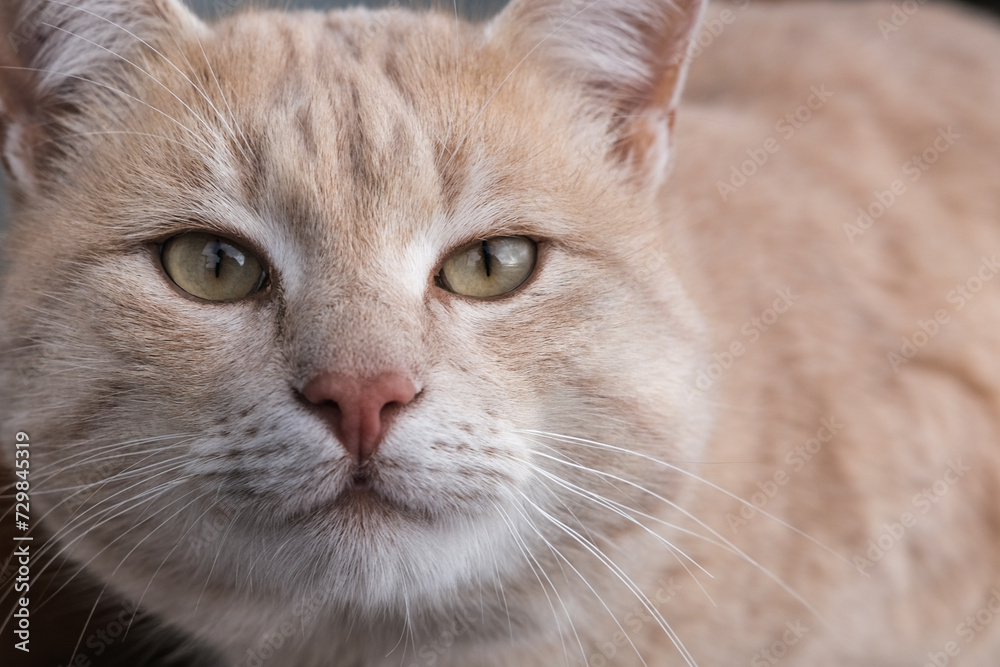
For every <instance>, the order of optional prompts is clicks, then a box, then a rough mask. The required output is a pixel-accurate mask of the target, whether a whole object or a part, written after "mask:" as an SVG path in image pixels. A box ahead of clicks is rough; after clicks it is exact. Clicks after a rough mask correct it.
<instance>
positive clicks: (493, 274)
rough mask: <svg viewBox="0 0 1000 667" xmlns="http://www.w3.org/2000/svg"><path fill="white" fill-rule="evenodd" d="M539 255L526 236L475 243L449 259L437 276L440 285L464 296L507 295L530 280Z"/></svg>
mask: <svg viewBox="0 0 1000 667" xmlns="http://www.w3.org/2000/svg"><path fill="white" fill-rule="evenodd" d="M537 255H538V248H537V246H536V245H535V242H534V241H532V240H531V239H527V238H525V237H523V236H498V237H496V238H492V239H487V240H485V241H476V242H475V243H473V244H471V245H469V246H466V247H465V248H462V249H461V250H459V251H458V252H457V253H455V254H454V255H452V256H451V257H449V258H448V261H446V262H445V263H444V266H443V267H441V273H439V274H438V284H440V285H441V287H443V288H444V289H446V290H448V291H449V292H454V293H455V294H461V295H463V296H472V297H478V298H486V297H491V296H500V295H501V294H507V293H508V292H511V291H513V290H515V289H517V288H518V287H519V286H520V285H521V283H523V282H524V281H525V280H527V279H528V277H529V276H531V273H532V272H533V271H534V270H535V258H536V256H537Z"/></svg>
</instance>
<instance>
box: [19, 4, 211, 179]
mask: <svg viewBox="0 0 1000 667" xmlns="http://www.w3.org/2000/svg"><path fill="white" fill-rule="evenodd" d="M2 3H3V8H2V9H0V35H5V36H6V39H4V40H0V157H2V161H3V165H4V169H5V170H6V172H7V174H8V175H9V176H10V178H11V179H12V181H13V183H14V185H15V186H16V187H19V188H24V189H31V188H33V187H34V185H35V182H36V180H37V177H38V173H39V168H40V166H41V163H42V162H43V159H42V158H43V153H44V152H45V151H46V150H51V145H52V142H53V141H54V140H55V139H56V137H57V136H58V134H59V132H61V131H65V130H66V128H67V127H68V126H70V125H71V124H72V121H73V116H74V115H77V116H78V115H79V114H80V113H81V111H82V107H84V106H85V105H84V104H83V101H84V100H85V99H86V92H88V87H89V93H91V94H92V93H93V92H94V89H95V88H96V87H101V86H105V87H107V88H110V87H114V86H117V85H118V80H117V77H116V72H119V71H122V68H131V67H133V66H132V65H129V64H128V62H126V60H133V58H131V57H130V54H134V53H136V52H137V51H138V50H139V49H140V48H142V47H143V42H147V43H151V42H152V41H155V40H156V39H157V37H158V36H159V35H163V34H168V33H171V32H173V33H176V32H187V31H191V30H201V29H203V28H204V24H202V23H201V21H200V20H199V19H198V18H197V17H196V16H195V15H194V14H192V13H191V12H190V11H189V10H188V9H187V8H186V7H184V6H183V5H182V4H181V3H180V2H179V1H178V0H65V1H64V0H2ZM133 62H135V61H134V60H133ZM47 147H48V148H47Z"/></svg>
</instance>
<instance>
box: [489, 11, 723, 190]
mask: <svg viewBox="0 0 1000 667" xmlns="http://www.w3.org/2000/svg"><path fill="white" fill-rule="evenodd" d="M704 6H705V0H513V2H511V4H510V5H509V6H508V7H507V8H506V9H505V10H504V11H503V12H502V13H501V14H500V15H499V16H498V17H497V18H496V19H494V23H493V24H492V25H491V26H490V28H491V32H490V34H491V37H492V38H493V39H496V40H501V42H500V43H503V44H506V45H511V44H513V45H515V47H516V48H518V50H519V51H520V53H519V56H520V55H524V56H527V57H529V58H541V59H543V61H544V66H546V67H548V68H549V69H550V70H552V71H553V72H554V73H555V74H556V75H557V76H560V77H562V78H569V79H571V80H574V81H577V82H578V84H579V85H580V86H582V87H583V92H584V94H585V95H586V96H587V98H588V99H589V100H590V101H591V102H592V105H593V107H594V110H596V111H597V113H598V115H599V116H600V117H602V118H606V119H607V124H608V133H609V139H610V142H609V145H610V146H611V150H610V152H611V157H613V158H615V159H617V160H620V161H621V162H623V163H625V164H626V165H627V166H629V167H630V168H631V169H632V170H633V173H634V174H635V177H636V178H637V179H638V180H639V181H641V183H642V184H643V185H645V186H652V187H656V186H658V185H659V184H660V183H661V182H662V180H663V178H664V177H665V176H666V173H667V169H668V166H669V164H670V161H671V147H672V134H673V124H674V114H675V113H676V110H677V104H678V101H679V99H680V94H681V90H682V88H683V84H684V77H685V74H686V72H687V67H688V64H689V57H688V49H689V46H690V44H691V41H692V39H693V38H694V35H695V31H696V30H697V28H698V25H699V22H700V20H701V15H702V12H703V10H704Z"/></svg>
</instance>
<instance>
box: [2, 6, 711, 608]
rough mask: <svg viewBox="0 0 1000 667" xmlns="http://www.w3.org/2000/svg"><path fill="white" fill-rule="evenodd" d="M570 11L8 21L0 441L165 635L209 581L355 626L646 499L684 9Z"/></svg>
mask: <svg viewBox="0 0 1000 667" xmlns="http://www.w3.org/2000/svg"><path fill="white" fill-rule="evenodd" d="M576 4H578V3H572V2H565V3H561V2H555V1H552V2H544V1H542V2H515V3H514V4H513V5H512V6H511V7H510V8H508V10H507V11H506V12H505V13H504V14H502V15H501V16H500V17H498V18H497V19H496V20H495V21H494V22H492V23H491V24H489V25H488V26H487V27H486V28H476V27H471V26H466V25H462V24H457V23H456V22H455V20H454V18H453V17H448V16H446V15H441V16H437V15H430V16H416V15H411V14H410V13H407V12H402V11H398V10H396V11H386V12H382V13H376V12H368V11H361V10H357V11H351V12H342V13H333V14H329V15H320V14H298V15H293V14H280V13H247V14H243V15H240V16H237V17H235V18H232V19H228V20H226V21H224V22H222V23H220V24H218V25H216V26H213V27H208V26H206V25H204V24H202V23H200V22H199V21H198V20H197V19H195V18H194V17H193V16H192V15H190V14H189V13H188V12H187V11H186V10H185V9H184V8H182V7H181V6H180V5H178V4H177V3H175V2H172V1H169V0H158V1H156V2H154V1H152V0H150V1H148V2H144V3H141V7H140V8H139V9H134V8H133V7H131V5H130V6H129V8H128V10H126V9H125V3H124V2H115V1H112V0H104V1H102V2H98V1H96V0H94V1H86V2H78V3H76V6H73V7H70V6H64V5H56V4H45V3H42V4H37V5H36V4H33V3H27V4H26V6H24V7H21V11H20V13H19V14H18V15H17V16H18V18H17V20H18V21H20V22H22V23H23V22H25V21H29V22H30V21H32V20H34V19H32V17H33V16H34V17H37V16H38V15H39V13H47V14H45V15H46V16H47V18H46V19H45V20H44V21H42V20H39V21H37V22H36V25H35V27H34V30H33V31H29V32H28V33H27V36H26V37H25V39H24V44H23V48H22V49H21V50H19V52H18V54H16V56H14V55H11V56H10V57H11V58H14V57H16V58H17V59H18V61H19V62H21V63H22V64H23V65H24V66H28V67H33V68H36V69H39V70H41V72H40V73H37V74H36V73H33V72H26V71H23V70H14V71H8V73H7V74H5V75H4V76H5V77H6V79H5V84H4V88H3V91H4V92H3V105H4V106H3V109H4V114H5V116H4V120H5V124H4V139H5V144H4V146H5V160H6V163H7V167H8V170H9V172H10V173H11V175H12V177H13V179H14V186H13V187H14V195H15V197H16V200H17V205H16V220H15V223H16V227H15V229H14V231H13V233H12V235H11V237H10V241H9V248H10V252H8V254H7V262H8V263H9V269H8V274H7V276H6V278H5V284H4V292H3V301H2V309H3V312H4V313H5V316H4V320H3V323H2V325H0V346H2V352H3V354H2V357H0V359H2V366H0V373H2V381H0V405H2V406H3V407H2V409H0V425H2V431H0V432H2V433H3V434H4V436H3V437H4V440H5V441H8V440H11V439H12V434H13V433H15V432H17V431H27V432H29V433H30V435H31V438H32V443H37V445H36V444H33V447H34V449H33V450H32V456H33V457H35V458H33V459H32V461H33V465H35V466H36V468H34V469H35V470H37V471H38V472H37V473H35V474H36V477H35V479H36V482H35V483H36V485H37V486H36V487H35V488H36V489H37V493H36V502H37V503H38V504H39V505H40V506H41V507H42V508H43V511H44V513H45V515H46V519H45V525H46V526H47V528H48V529H49V530H50V531H51V532H52V533H53V534H54V535H55V536H56V539H57V540H58V542H59V543H60V544H61V545H64V548H65V549H66V551H67V553H68V554H70V555H71V556H72V557H73V558H74V559H75V560H76V561H77V562H79V563H86V564H87V567H88V569H90V570H91V571H93V572H95V573H97V574H98V575H99V576H101V577H102V578H104V579H105V580H107V581H109V582H111V585H112V587H114V588H116V589H117V590H120V591H123V592H125V593H127V594H130V595H134V596H136V597H143V600H144V603H146V604H148V605H150V606H151V607H153V608H154V610H158V611H160V612H161V613H164V614H165V615H166V616H167V617H168V618H177V619H178V622H183V621H182V620H180V619H182V618H190V617H191V615H192V614H193V610H194V609H195V608H196V607H197V604H198V603H199V601H200V600H201V599H202V598H203V597H204V595H205V591H206V590H208V591H209V592H210V596H211V597H213V598H214V599H217V600H225V601H228V603H229V604H231V605H237V604H238V605H248V606H253V605H255V604H257V605H260V608H264V607H266V605H273V606H280V604H282V601H284V600H291V599H294V598H296V597H299V596H302V595H304V594H306V593H308V592H310V591H312V590H316V589H319V590H322V591H324V593H325V595H326V596H327V597H326V599H327V601H328V605H329V606H330V607H331V608H332V607H338V608H350V609H354V610H360V611H361V612H362V613H363V615H365V616H366V617H370V618H373V619H374V618H377V617H378V616H379V615H384V614H387V613H397V614H398V613H401V611H400V610H411V609H427V610H435V609H441V608H443V607H445V606H446V605H448V604H451V602H450V601H453V600H455V599H457V598H460V597H461V595H462V591H464V590H466V589H471V588H476V589H477V590H478V589H479V588H481V586H483V585H484V584H483V582H487V585H489V586H490V587H492V586H493V585H492V583H490V582H495V581H500V582H501V584H502V583H503V582H507V584H508V586H511V585H512V582H514V584H516V583H517V582H531V581H534V580H535V578H536V575H535V574H533V570H534V569H535V568H536V567H539V568H541V569H543V570H554V569H556V568H558V567H560V566H561V561H560V559H563V560H568V561H569V562H576V563H577V565H579V566H580V567H583V566H584V565H583V564H584V563H585V562H587V559H588V558H591V555H588V554H590V551H589V549H590V546H589V545H590V544H591V542H592V540H599V539H600V540H615V539H616V535H619V534H620V533H623V532H628V531H634V530H637V528H636V526H635V525H633V524H631V523H629V522H624V521H622V520H621V517H620V511H615V510H616V508H615V506H614V504H613V503H625V504H627V505H628V506H630V507H632V508H635V509H637V510H643V511H653V512H657V513H661V514H663V513H664V512H668V511H669V508H668V507H667V506H666V505H665V501H667V500H671V499H673V500H675V501H676V500H677V499H679V498H680V497H681V494H682V492H683V488H684V480H683V478H680V477H677V476H673V475H671V474H670V471H669V469H666V468H663V467H658V466H655V465H650V462H649V459H646V458H643V457H655V458H657V459H664V460H667V461H669V460H671V459H678V458H685V457H690V456H692V455H694V454H696V453H697V451H698V449H699V447H700V446H701V444H702V443H703V441H704V439H705V433H706V429H707V424H708V422H709V417H708V414H707V409H706V407H705V404H704V403H703V402H702V401H701V400H699V398H698V397H697V396H695V395H693V394H692V393H691V392H690V391H689V390H688V387H691V386H693V384H694V383H693V381H692V380H691V376H692V372H693V369H694V368H695V367H697V365H698V361H699V360H700V357H701V355H702V353H703V350H702V343H701V328H700V323H699V318H698V315H697V313H696V312H695V310H694V309H693V308H692V306H691V304H690V303H689V302H688V300H687V298H686V297H685V295H684V292H683V290H682V289H681V286H680V285H679V284H678V283H677V281H676V279H675V278H674V277H673V276H672V274H671V268H670V264H671V259H670V255H669V250H668V249H662V248H658V247H657V246H655V245H654V244H655V243H656V241H657V238H658V237H657V226H659V225H666V224H670V221H669V220H663V219H659V218H658V217H656V216H654V215H653V206H652V203H653V198H654V196H655V192H656V189H657V187H658V186H659V184H660V181H661V179H662V175H663V172H664V169H665V165H666V163H667V162H668V160H669V149H670V143H669V128H670V124H671V121H672V113H673V105H674V104H675V102H676V95H677V92H678V90H679V85H680V83H679V82H680V79H681V69H680V68H679V67H678V66H677V65H678V63H679V62H681V60H682V59H680V58H678V55H681V56H682V55H683V53H684V49H685V48H686V43H687V42H686V35H688V34H689V32H690V30H691V29H692V27H693V25H694V22H695V21H696V18H697V15H698V13H699V11H700V9H699V7H698V6H697V5H692V6H683V4H682V5H681V6H680V7H679V8H678V9H671V8H669V7H666V6H665V3H659V2H624V1H620V2H612V1H608V2H606V3H604V5H602V6H601V7H598V8H596V9H592V10H590V11H589V13H588V12H582V13H579V14H578V15H577V13H578V12H580V8H579V7H577V6H576ZM571 16H576V18H574V19H573V21H571V22H570V23H568V24H566V25H567V27H566V28H565V29H564V30H561V31H557V32H555V33H553V27H554V26H556V25H560V24H562V23H565V21H566V19H567V18H568V17H571ZM18 25H20V24H18ZM46 26H49V27H46ZM52 26H60V27H61V28H60V29H54V28H53V27H52ZM22 28H23V26H22ZM668 28H669V29H668ZM27 29H28V28H23V30H27ZM549 33H552V35H550V37H549V38H548V39H545V37H546V35H548V34H549ZM654 33H655V34H658V35H662V34H667V35H670V34H675V37H674V38H672V39H670V40H666V41H665V40H663V39H662V38H657V39H653V38H652V37H654V36H656V35H655V34H654ZM16 34H22V33H16ZM626 39H627V40H630V41H628V42H623V40H626ZM629 45H631V47H629V48H626V47H628V46H629ZM665 64H666V65H669V66H665ZM610 82H614V85H610ZM505 252H506V253H508V254H509V255H510V256H517V257H521V259H520V260H516V261H515V260H510V261H508V260H507V259H504V257H507V255H503V253H505ZM518 253H521V254H520V255H518ZM491 262H492V264H491ZM185 267H186V268H185ZM449 267H450V268H449ZM491 267H492V268H491ZM511 267H513V268H511ZM448 271H452V273H451V274H450V275H449V274H448ZM497 271H508V272H510V275H511V276H513V277H509V278H504V277H503V276H500V277H497V276H495V275H494V272H497ZM185 272H187V273H185ZM463 272H464V273H463ZM501 278H503V280H506V282H502V281H501ZM219 281H222V282H221V283H220V282H219ZM206 285H207V286H208V287H206ZM220 285H221V286H220ZM470 285H471V287H470ZM498 285H499V287H498ZM234 286H235V287H234ZM203 290H208V291H203ZM212 290H216V291H212ZM477 290H478V291H477ZM331 378H332V379H331ZM385 378H390V379H391V380H386V381H384V382H383V380H384V379H385ZM379 383H382V384H379ZM386 383H388V384H386ZM390 386H391V387H392V388H389V389H379V388H374V389H373V388H372V387H390ZM401 386H402V387H404V389H402V390H399V391H397V390H396V388H398V387H401ZM317 387H319V388H318V389H317ZM344 387H348V388H347V389H344ZM400 391H402V393H400ZM352 401H353V402H352ZM373 402H374V403H373ZM369 403H372V404H373V405H374V407H372V406H371V405H369ZM366 406H367V407H366ZM352 419H353V420H354V421H353V422H351V420H352ZM366 420H367V421H366ZM373 420H374V421H373ZM348 422H350V424H349V423H348ZM351 424H353V425H351ZM359 424H360V425H359ZM364 424H368V426H364ZM372 424H374V426H372ZM352 439H354V440H357V441H358V442H362V444H360V445H348V441H352ZM364 443H367V444H364ZM647 488H648V489H650V490H654V491H655V494H656V496H658V497H655V496H653V495H651V494H650V493H648V492H646V491H641V490H640V489H647ZM604 499H607V500H604ZM206 523H212V524H214V525H218V526H220V527H221V531H220V532H221V533H222V534H221V535H219V536H218V537H217V539H215V540H214V541H208V542H205V541H204V539H203V531H202V526H203V525H204V524H206ZM529 553H530V554H536V555H535V556H530V557H529V556H528V555H526V554H529ZM556 553H558V554H561V555H560V556H558V557H557V556H556V555H555V554H556ZM667 557H668V555H667V554H666V553H665V554H664V559H666V558H667ZM533 559H534V560H533ZM606 574H607V573H606ZM516 588H517V586H516V585H514V586H512V591H514V592H512V595H517V592H516ZM524 588H526V589H530V588H531V587H530V586H527V585H525V586H524ZM528 597H530V596H528ZM477 604H478V598H477Z"/></svg>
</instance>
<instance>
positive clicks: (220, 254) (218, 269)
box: [215, 243, 226, 278]
mask: <svg viewBox="0 0 1000 667" xmlns="http://www.w3.org/2000/svg"><path fill="white" fill-rule="evenodd" d="M225 254H226V251H225V250H223V249H222V244H221V243H219V244H218V247H217V248H216V250H215V256H216V257H218V261H217V262H216V263H215V277H216V278H218V277H219V273H220V272H221V271H222V258H223V256H224V255H225Z"/></svg>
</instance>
